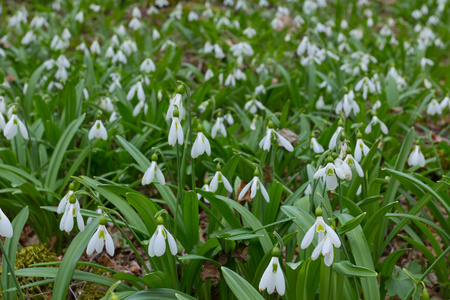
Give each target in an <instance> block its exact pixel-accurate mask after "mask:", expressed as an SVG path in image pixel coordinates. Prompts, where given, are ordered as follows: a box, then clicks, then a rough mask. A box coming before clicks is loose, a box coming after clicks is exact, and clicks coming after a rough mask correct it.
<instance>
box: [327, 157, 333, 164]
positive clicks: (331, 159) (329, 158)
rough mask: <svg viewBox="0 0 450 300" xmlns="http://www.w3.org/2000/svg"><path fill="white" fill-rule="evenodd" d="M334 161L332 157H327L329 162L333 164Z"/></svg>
mask: <svg viewBox="0 0 450 300" xmlns="http://www.w3.org/2000/svg"><path fill="white" fill-rule="evenodd" d="M333 161H334V159H333V157H332V156H331V155H329V156H328V157H327V162H329V163H332V162H333Z"/></svg>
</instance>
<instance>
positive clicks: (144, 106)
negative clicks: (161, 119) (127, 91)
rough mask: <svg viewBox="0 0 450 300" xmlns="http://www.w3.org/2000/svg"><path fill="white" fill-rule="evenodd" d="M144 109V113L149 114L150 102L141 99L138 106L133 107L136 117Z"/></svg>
mask: <svg viewBox="0 0 450 300" xmlns="http://www.w3.org/2000/svg"><path fill="white" fill-rule="evenodd" d="M142 109H144V114H147V111H148V104H147V103H145V101H139V102H138V104H136V106H135V107H134V109H133V117H136V116H137V115H139V114H140V113H141V111H142Z"/></svg>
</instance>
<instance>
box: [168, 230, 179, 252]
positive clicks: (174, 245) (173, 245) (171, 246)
mask: <svg viewBox="0 0 450 300" xmlns="http://www.w3.org/2000/svg"><path fill="white" fill-rule="evenodd" d="M166 235H167V241H168V243H169V249H170V253H172V255H177V242H176V241H175V239H174V238H173V236H172V235H171V234H170V232H169V231H167V230H166Z"/></svg>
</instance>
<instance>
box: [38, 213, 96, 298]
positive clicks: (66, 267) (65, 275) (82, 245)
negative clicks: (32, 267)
mask: <svg viewBox="0 0 450 300" xmlns="http://www.w3.org/2000/svg"><path fill="white" fill-rule="evenodd" d="M99 220H100V217H98V218H96V219H94V220H92V222H91V223H90V224H89V225H87V226H86V228H85V229H84V231H83V232H80V233H79V234H78V235H77V236H76V237H75V238H74V239H73V241H72V242H71V243H70V246H69V248H68V249H67V252H66V254H65V255H64V258H63V260H62V262H61V266H60V267H59V268H58V269H57V270H58V273H57V274H56V277H55V287H54V290H53V293H52V298H53V299H66V296H67V292H68V291H69V285H70V282H71V280H72V275H73V274H74V271H75V266H76V265H77V262H78V260H79V259H80V257H81V256H82V255H83V253H84V250H85V249H86V247H87V245H88V243H89V240H90V239H91V237H92V236H93V235H94V232H95V231H96V230H97V227H98V221H99ZM49 269H54V268H49ZM40 275H41V276H39V277H51V276H43V275H44V274H42V273H41V274H40Z"/></svg>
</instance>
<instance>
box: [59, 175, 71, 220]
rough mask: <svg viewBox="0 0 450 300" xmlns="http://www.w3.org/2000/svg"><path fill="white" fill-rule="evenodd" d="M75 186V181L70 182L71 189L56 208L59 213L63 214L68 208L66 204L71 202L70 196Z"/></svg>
mask: <svg viewBox="0 0 450 300" xmlns="http://www.w3.org/2000/svg"><path fill="white" fill-rule="evenodd" d="M74 188H75V185H74V183H73V182H72V183H71V184H69V191H68V192H67V194H66V195H65V196H64V197H63V198H62V199H61V201H60V202H59V204H58V209H57V210H56V212H57V213H58V214H62V213H63V212H64V211H65V210H66V205H67V204H69V199H70V196H71V195H72V194H73V190H74Z"/></svg>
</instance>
